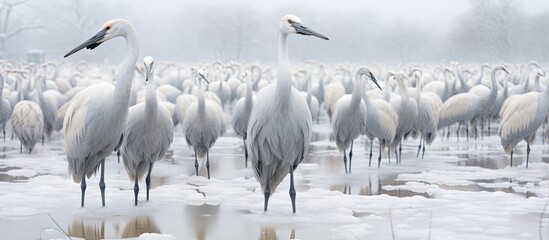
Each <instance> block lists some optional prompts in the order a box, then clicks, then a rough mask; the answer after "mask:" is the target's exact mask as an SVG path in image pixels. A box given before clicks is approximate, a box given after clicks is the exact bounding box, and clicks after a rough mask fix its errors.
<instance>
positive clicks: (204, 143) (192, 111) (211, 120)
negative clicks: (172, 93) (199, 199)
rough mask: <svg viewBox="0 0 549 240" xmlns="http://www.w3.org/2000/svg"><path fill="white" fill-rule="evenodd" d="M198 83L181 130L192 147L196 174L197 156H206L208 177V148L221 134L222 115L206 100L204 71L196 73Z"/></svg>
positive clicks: (213, 103)
mask: <svg viewBox="0 0 549 240" xmlns="http://www.w3.org/2000/svg"><path fill="white" fill-rule="evenodd" d="M196 75H197V76H196V77H197V78H198V79H197V83H198V101H196V102H194V103H192V104H191V105H190V106H189V108H187V111H186V112H185V119H184V121H183V131H184V132H185V140H186V141H187V145H189V147H192V148H193V149H194V168H195V170H196V176H198V157H200V158H204V156H206V168H207V171H208V179H210V154H209V151H210V148H211V147H212V146H213V145H214V144H215V141H216V140H217V138H218V137H219V136H221V135H222V134H223V121H224V120H223V115H220V114H219V111H220V110H219V109H221V107H220V106H216V104H217V103H215V102H214V101H211V100H206V99H205V97H204V90H203V88H202V80H203V79H204V80H205V81H206V78H205V76H204V73H203V72H202V71H201V70H199V71H198V72H197V74H196Z"/></svg>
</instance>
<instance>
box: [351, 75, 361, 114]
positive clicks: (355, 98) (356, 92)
mask: <svg viewBox="0 0 549 240" xmlns="http://www.w3.org/2000/svg"><path fill="white" fill-rule="evenodd" d="M363 89H364V80H363V79H362V77H361V76H357V78H356V80H355V87H354V89H353V95H352V97H351V106H352V107H351V109H358V105H359V104H360V100H362V91H363Z"/></svg>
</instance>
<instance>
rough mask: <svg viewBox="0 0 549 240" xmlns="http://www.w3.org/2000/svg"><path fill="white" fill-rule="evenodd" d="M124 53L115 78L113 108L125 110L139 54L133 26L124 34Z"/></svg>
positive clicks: (127, 105)
mask: <svg viewBox="0 0 549 240" xmlns="http://www.w3.org/2000/svg"><path fill="white" fill-rule="evenodd" d="M124 37H125V38H126V55H125V56H124V60H123V61H122V64H121V66H120V67H121V71H120V73H119V74H118V76H117V78H116V83H115V87H114V88H115V89H114V92H115V94H113V98H114V99H113V102H114V105H115V107H114V109H116V110H118V111H126V112H127V109H128V107H129V102H130V90H131V88H132V82H133V77H134V75H135V71H134V68H135V63H136V62H137V57H138V56H139V44H138V42H137V36H136V33H135V30H134V29H133V27H129V28H128V30H127V33H126V35H125V36H124Z"/></svg>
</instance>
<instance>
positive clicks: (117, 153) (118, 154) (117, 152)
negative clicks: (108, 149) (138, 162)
mask: <svg viewBox="0 0 549 240" xmlns="http://www.w3.org/2000/svg"><path fill="white" fill-rule="evenodd" d="M116 158H117V159H118V163H120V149H118V150H117V151H116Z"/></svg>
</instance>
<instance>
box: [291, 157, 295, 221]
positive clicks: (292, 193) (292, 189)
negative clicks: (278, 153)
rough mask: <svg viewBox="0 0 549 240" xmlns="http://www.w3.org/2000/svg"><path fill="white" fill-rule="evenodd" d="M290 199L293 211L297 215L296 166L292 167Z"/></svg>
mask: <svg viewBox="0 0 549 240" xmlns="http://www.w3.org/2000/svg"><path fill="white" fill-rule="evenodd" d="M290 199H291V200H292V211H293V213H294V214H295V187H294V166H291V167H290Z"/></svg>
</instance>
